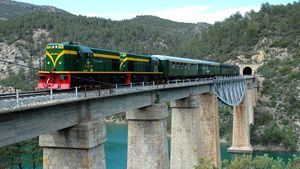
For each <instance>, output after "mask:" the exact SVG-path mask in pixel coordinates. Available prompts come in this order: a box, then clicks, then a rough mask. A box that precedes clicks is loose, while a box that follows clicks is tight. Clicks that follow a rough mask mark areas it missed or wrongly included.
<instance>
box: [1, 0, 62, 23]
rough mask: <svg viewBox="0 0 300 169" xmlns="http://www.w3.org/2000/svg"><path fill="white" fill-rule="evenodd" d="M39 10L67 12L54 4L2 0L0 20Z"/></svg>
mask: <svg viewBox="0 0 300 169" xmlns="http://www.w3.org/2000/svg"><path fill="white" fill-rule="evenodd" d="M37 11H47V12H61V13H65V11H63V10H61V9H58V8H55V7H52V6H38V5H32V4H28V3H22V2H16V1H11V0H1V1H0V20H8V19H11V18H14V17H16V16H20V15H24V14H26V13H32V12H37Z"/></svg>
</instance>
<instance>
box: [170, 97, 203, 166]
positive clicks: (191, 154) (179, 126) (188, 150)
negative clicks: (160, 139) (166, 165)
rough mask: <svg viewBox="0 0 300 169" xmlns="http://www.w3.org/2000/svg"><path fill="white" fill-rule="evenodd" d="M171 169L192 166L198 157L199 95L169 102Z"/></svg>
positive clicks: (195, 163)
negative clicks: (170, 113)
mask: <svg viewBox="0 0 300 169" xmlns="http://www.w3.org/2000/svg"><path fill="white" fill-rule="evenodd" d="M171 108H172V129H171V134H172V135H171V159H170V168H171V169H182V168H194V166H196V165H197V163H198V160H199V157H200V142H199V140H200V133H199V131H200V125H199V122H200V106H199V96H191V97H189V98H186V99H181V100H176V101H172V102H171Z"/></svg>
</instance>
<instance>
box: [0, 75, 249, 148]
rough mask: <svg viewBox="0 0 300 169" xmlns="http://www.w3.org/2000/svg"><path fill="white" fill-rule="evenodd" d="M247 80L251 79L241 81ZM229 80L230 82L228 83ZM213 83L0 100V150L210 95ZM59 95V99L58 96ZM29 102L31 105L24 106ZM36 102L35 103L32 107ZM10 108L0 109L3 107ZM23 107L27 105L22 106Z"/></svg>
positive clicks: (165, 85) (142, 87) (201, 81)
mask: <svg viewBox="0 0 300 169" xmlns="http://www.w3.org/2000/svg"><path fill="white" fill-rule="evenodd" d="M241 78H246V79H251V78H253V77H241ZM228 80H229V81H230V80H233V79H228ZM213 83H214V80H213V79H206V80H203V79H202V80H198V81H186V82H184V83H172V84H163V85H151V86H135V87H134V86H133V87H129V88H118V89H113V90H103V91H101V92H102V93H101V94H100V96H99V91H89V92H87V93H86V94H85V93H84V92H79V93H78V95H77V96H78V97H77V98H76V97H75V93H67V94H65V95H64V94H59V95H53V96H52V97H53V100H52V101H51V99H50V97H49V96H37V97H36V98H22V99H24V100H22V99H20V100H19V102H21V103H24V104H20V103H19V104H20V105H19V107H18V106H16V104H15V105H14V106H12V105H13V102H14V103H15V102H16V100H14V99H10V100H4V101H3V100H2V101H0V105H2V109H0V136H1V138H0V147H1V146H5V145H8V144H13V143H16V142H19V141H23V140H26V139H30V138H33V137H37V136H39V135H41V134H46V133H51V132H54V131H57V130H61V129H64V128H68V127H71V126H74V125H76V124H78V123H80V122H81V121H84V120H92V119H99V118H103V117H104V116H107V115H112V114H117V113H120V112H125V111H129V110H132V109H136V108H141V107H145V106H149V105H151V104H153V103H155V102H165V101H171V100H178V99H182V98H187V97H189V96H192V95H199V94H203V93H207V92H211V90H212V87H211V86H212V85H213ZM62 95H63V96H62ZM28 99H29V100H31V102H26V100H27V101H28ZM36 102H37V103H36ZM4 103H5V104H6V105H8V106H11V107H9V108H3V107H5V106H3V105H5V104H4ZM25 103H27V104H25Z"/></svg>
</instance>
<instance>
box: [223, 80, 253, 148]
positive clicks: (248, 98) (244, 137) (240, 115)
mask: <svg viewBox="0 0 300 169" xmlns="http://www.w3.org/2000/svg"><path fill="white" fill-rule="evenodd" d="M253 84H254V83H253V82H247V88H246V91H245V95H244V98H243V100H242V102H241V103H240V104H239V105H237V106H234V107H233V130H232V132H233V133H232V146H231V147H229V148H228V152H236V153H252V152H253V148H252V146H251V144H250V124H253V123H254V111H253V104H254V98H253V97H254V95H255V88H254V85H253Z"/></svg>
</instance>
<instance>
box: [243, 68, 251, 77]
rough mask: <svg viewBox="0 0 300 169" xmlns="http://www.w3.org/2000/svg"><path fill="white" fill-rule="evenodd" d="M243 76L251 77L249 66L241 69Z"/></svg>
mask: <svg viewBox="0 0 300 169" xmlns="http://www.w3.org/2000/svg"><path fill="white" fill-rule="evenodd" d="M243 75H252V68H251V67H249V66H246V67H245V68H244V69H243Z"/></svg>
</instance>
